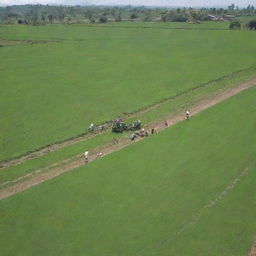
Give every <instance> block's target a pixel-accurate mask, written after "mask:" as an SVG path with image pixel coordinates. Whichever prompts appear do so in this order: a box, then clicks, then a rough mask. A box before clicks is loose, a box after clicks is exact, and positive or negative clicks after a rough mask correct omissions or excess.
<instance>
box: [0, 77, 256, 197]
mask: <svg viewBox="0 0 256 256" xmlns="http://www.w3.org/2000/svg"><path fill="white" fill-rule="evenodd" d="M254 85H256V78H255V79H253V80H251V81H249V82H246V83H243V84H240V85H239V86H237V87H235V88H232V89H230V90H227V91H224V92H223V91H222V92H220V93H219V94H216V95H214V96H213V97H212V99H210V100H203V101H201V102H198V103H196V104H195V105H194V106H193V107H191V108H190V111H191V116H193V115H195V114H197V113H199V112H201V111H203V110H205V109H207V108H209V107H211V106H213V105H215V104H217V103H219V102H221V101H223V100H225V99H227V98H229V97H231V96H233V95H236V94H238V93H240V92H241V91H243V90H245V89H248V88H250V87H252V86H254ZM183 120H184V113H180V114H177V115H175V116H171V117H170V118H168V119H167V121H168V123H169V126H171V125H174V124H176V123H178V122H180V121H183ZM152 127H155V128H156V129H157V132H159V131H162V130H164V129H165V128H166V127H165V126H164V124H163V122H159V121H158V122H154V123H151V124H149V125H147V126H146V127H145V129H146V130H148V129H150V128H152ZM141 139H143V138H139V139H136V140H135V141H130V139H129V135H128V134H127V135H125V136H123V137H121V139H120V140H119V142H118V143H117V144H114V145H113V144H106V145H102V146H100V147H97V148H95V149H93V150H91V151H90V162H91V161H94V160H96V158H97V154H98V152H101V153H102V154H103V157H104V156H105V155H108V154H111V153H113V152H115V151H118V150H120V149H122V148H125V147H127V146H128V145H130V144H133V143H136V142H137V141H140V140H141ZM84 164H85V161H84V159H83V157H82V154H81V155H77V156H75V157H73V158H69V159H65V160H63V161H60V162H58V163H54V164H53V165H50V166H48V167H45V168H42V169H38V170H36V171H34V172H31V173H29V174H27V175H25V176H23V177H20V178H18V179H16V180H14V181H9V183H10V184H12V185H10V184H9V185H10V186H8V187H6V188H3V189H1V190H0V200H1V199H4V198H6V197H9V196H11V195H13V194H16V193H19V192H21V191H24V190H26V189H28V188H30V187H32V186H35V185H37V184H40V183H42V182H44V181H46V180H49V179H52V178H54V177H56V176H58V175H60V174H62V173H64V172H67V171H70V170H74V169H75V168H77V167H79V166H82V165H84ZM88 164H89V163H88ZM2 185H3V184H2Z"/></svg>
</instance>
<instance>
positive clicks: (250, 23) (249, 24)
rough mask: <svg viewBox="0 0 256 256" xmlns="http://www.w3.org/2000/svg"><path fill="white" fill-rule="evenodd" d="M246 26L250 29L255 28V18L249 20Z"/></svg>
mask: <svg viewBox="0 0 256 256" xmlns="http://www.w3.org/2000/svg"><path fill="white" fill-rule="evenodd" d="M247 26H248V28H249V29H250V30H256V20H251V21H249V23H248V25H247Z"/></svg>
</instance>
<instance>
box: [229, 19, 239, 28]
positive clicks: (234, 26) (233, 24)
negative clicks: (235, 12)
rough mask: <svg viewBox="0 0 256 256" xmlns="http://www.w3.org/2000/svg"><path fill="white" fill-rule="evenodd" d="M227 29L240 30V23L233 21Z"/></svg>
mask: <svg viewBox="0 0 256 256" xmlns="http://www.w3.org/2000/svg"><path fill="white" fill-rule="evenodd" d="M229 29H241V23H240V22H239V21H233V22H231V23H230V25H229Z"/></svg>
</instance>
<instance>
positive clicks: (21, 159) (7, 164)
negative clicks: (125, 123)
mask: <svg viewBox="0 0 256 256" xmlns="http://www.w3.org/2000/svg"><path fill="white" fill-rule="evenodd" d="M250 70H251V71H252V70H254V71H255V70H256V66H252V67H249V68H246V69H242V70H238V71H235V72H232V73H229V74H227V75H224V76H222V77H220V78H217V79H215V80H211V81H208V82H206V83H203V84H200V85H198V86H196V87H193V88H190V89H189V90H187V91H183V92H181V93H179V94H177V95H174V96H172V97H170V98H167V99H164V100H162V101H160V102H157V103H154V104H152V105H150V106H147V107H146V108H143V109H140V110H138V111H135V112H133V113H126V114H125V115H124V116H122V117H124V118H125V119H128V118H133V117H137V116H138V115H140V114H143V113H146V112H149V111H151V110H153V109H156V108H158V107H159V106H161V105H163V104H165V103H167V102H169V101H172V100H175V99H177V98H179V97H182V96H184V95H188V94H189V93H191V92H193V91H197V90H200V89H202V88H204V87H208V86H210V85H212V84H214V83H216V82H220V81H222V80H226V79H230V78H232V77H233V76H235V75H238V74H240V73H243V72H246V71H250ZM252 82H253V81H252ZM104 127H105V128H106V129H105V131H106V130H107V129H109V128H111V121H110V122H107V123H105V124H104ZM100 133H102V132H101V131H97V132H94V133H85V134H81V135H79V136H77V137H73V138H69V139H67V140H65V141H62V142H59V143H55V144H51V145H48V146H45V147H43V148H40V149H37V150H35V151H32V152H28V153H27V154H25V155H23V156H20V157H17V158H15V159H12V160H9V161H6V162H2V163H0V170H1V169H4V168H8V167H11V166H15V165H18V164H21V163H23V162H25V161H27V160H31V159H35V158H38V157H41V156H44V155H46V154H49V153H50V152H54V151H56V150H59V149H61V148H64V147H68V146H70V145H73V144H76V143H78V142H82V141H85V140H87V139H89V138H92V137H94V136H96V135H98V134H100ZM0 185H1V184H0Z"/></svg>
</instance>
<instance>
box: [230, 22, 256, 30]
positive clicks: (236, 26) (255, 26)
mask: <svg viewBox="0 0 256 256" xmlns="http://www.w3.org/2000/svg"><path fill="white" fill-rule="evenodd" d="M229 28H230V29H241V28H242V24H241V22H239V21H233V22H231V23H230V26H229ZM245 28H246V29H249V30H256V20H251V21H249V22H248V23H246V24H245Z"/></svg>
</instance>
